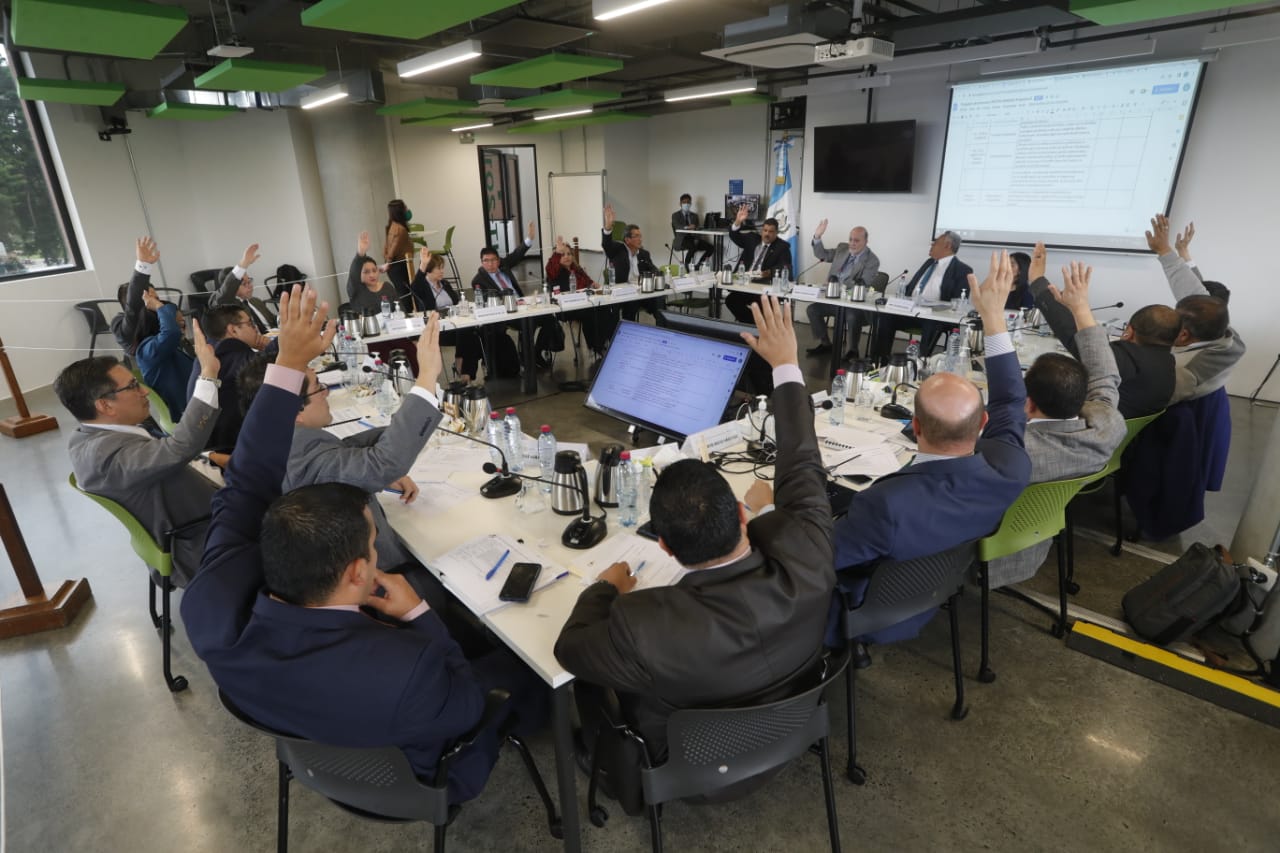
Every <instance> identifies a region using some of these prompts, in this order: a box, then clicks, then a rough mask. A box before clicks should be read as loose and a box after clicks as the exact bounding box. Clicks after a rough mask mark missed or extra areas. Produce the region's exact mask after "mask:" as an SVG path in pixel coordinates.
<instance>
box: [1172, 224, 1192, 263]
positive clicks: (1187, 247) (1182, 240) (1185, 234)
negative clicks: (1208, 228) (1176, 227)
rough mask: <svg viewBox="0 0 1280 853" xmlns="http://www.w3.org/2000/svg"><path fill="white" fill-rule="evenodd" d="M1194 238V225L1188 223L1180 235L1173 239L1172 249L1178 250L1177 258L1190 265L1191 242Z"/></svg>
mask: <svg viewBox="0 0 1280 853" xmlns="http://www.w3.org/2000/svg"><path fill="white" fill-rule="evenodd" d="M1195 236H1196V224H1195V223H1194V222H1188V223H1187V227H1186V228H1185V229H1183V231H1182V233H1180V234H1177V235H1175V236H1174V238H1173V247H1174V248H1175V249H1177V250H1178V257H1180V258H1182V259H1183V260H1184V261H1186V262H1187V263H1191V240H1192V239H1193V238H1194V237H1195Z"/></svg>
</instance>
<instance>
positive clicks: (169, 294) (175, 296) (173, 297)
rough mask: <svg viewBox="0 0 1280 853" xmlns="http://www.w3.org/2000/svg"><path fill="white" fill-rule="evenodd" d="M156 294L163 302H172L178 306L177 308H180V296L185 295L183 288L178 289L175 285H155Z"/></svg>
mask: <svg viewBox="0 0 1280 853" xmlns="http://www.w3.org/2000/svg"><path fill="white" fill-rule="evenodd" d="M156 295H157V296H159V297H160V298H161V299H163V300H164V301H165V302H172V303H173V304H174V305H177V306H178V310H179V311H181V310H182V297H184V296H186V295H187V292H186V291H185V290H179V289H178V288H176V287H157V288H156Z"/></svg>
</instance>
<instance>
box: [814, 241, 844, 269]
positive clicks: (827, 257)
mask: <svg viewBox="0 0 1280 853" xmlns="http://www.w3.org/2000/svg"><path fill="white" fill-rule="evenodd" d="M848 248H849V244H848V243H841V244H840V245H839V246H836V247H835V248H834V249H828V248H827V247H826V246H824V245H822V238H821V237H815V238H814V240H813V256H814V257H815V258H817V259H818V260H820V261H822V262H823V263H828V264H829V263H831V262H832V261H833V260H835V257H836V255H837V254H839V253H840V250H841V249H846V250H847V249H848Z"/></svg>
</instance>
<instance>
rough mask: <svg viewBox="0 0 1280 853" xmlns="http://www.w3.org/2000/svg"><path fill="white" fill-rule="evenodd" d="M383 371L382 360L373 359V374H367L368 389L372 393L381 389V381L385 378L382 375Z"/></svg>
mask: <svg viewBox="0 0 1280 853" xmlns="http://www.w3.org/2000/svg"><path fill="white" fill-rule="evenodd" d="M385 370H386V368H385V367H383V366H382V359H380V358H375V359H374V360H373V372H372V373H370V374H369V387H370V388H372V389H373V390H374V391H377V390H378V389H380V388H381V387H382V380H383V379H385V378H386V377H385V376H384V375H383V371H385Z"/></svg>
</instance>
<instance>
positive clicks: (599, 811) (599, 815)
mask: <svg viewBox="0 0 1280 853" xmlns="http://www.w3.org/2000/svg"><path fill="white" fill-rule="evenodd" d="M608 822H609V813H608V812H607V811H605V810H604V806H592V808H591V825H592V826H604V825H605V824H606V823H608Z"/></svg>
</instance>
